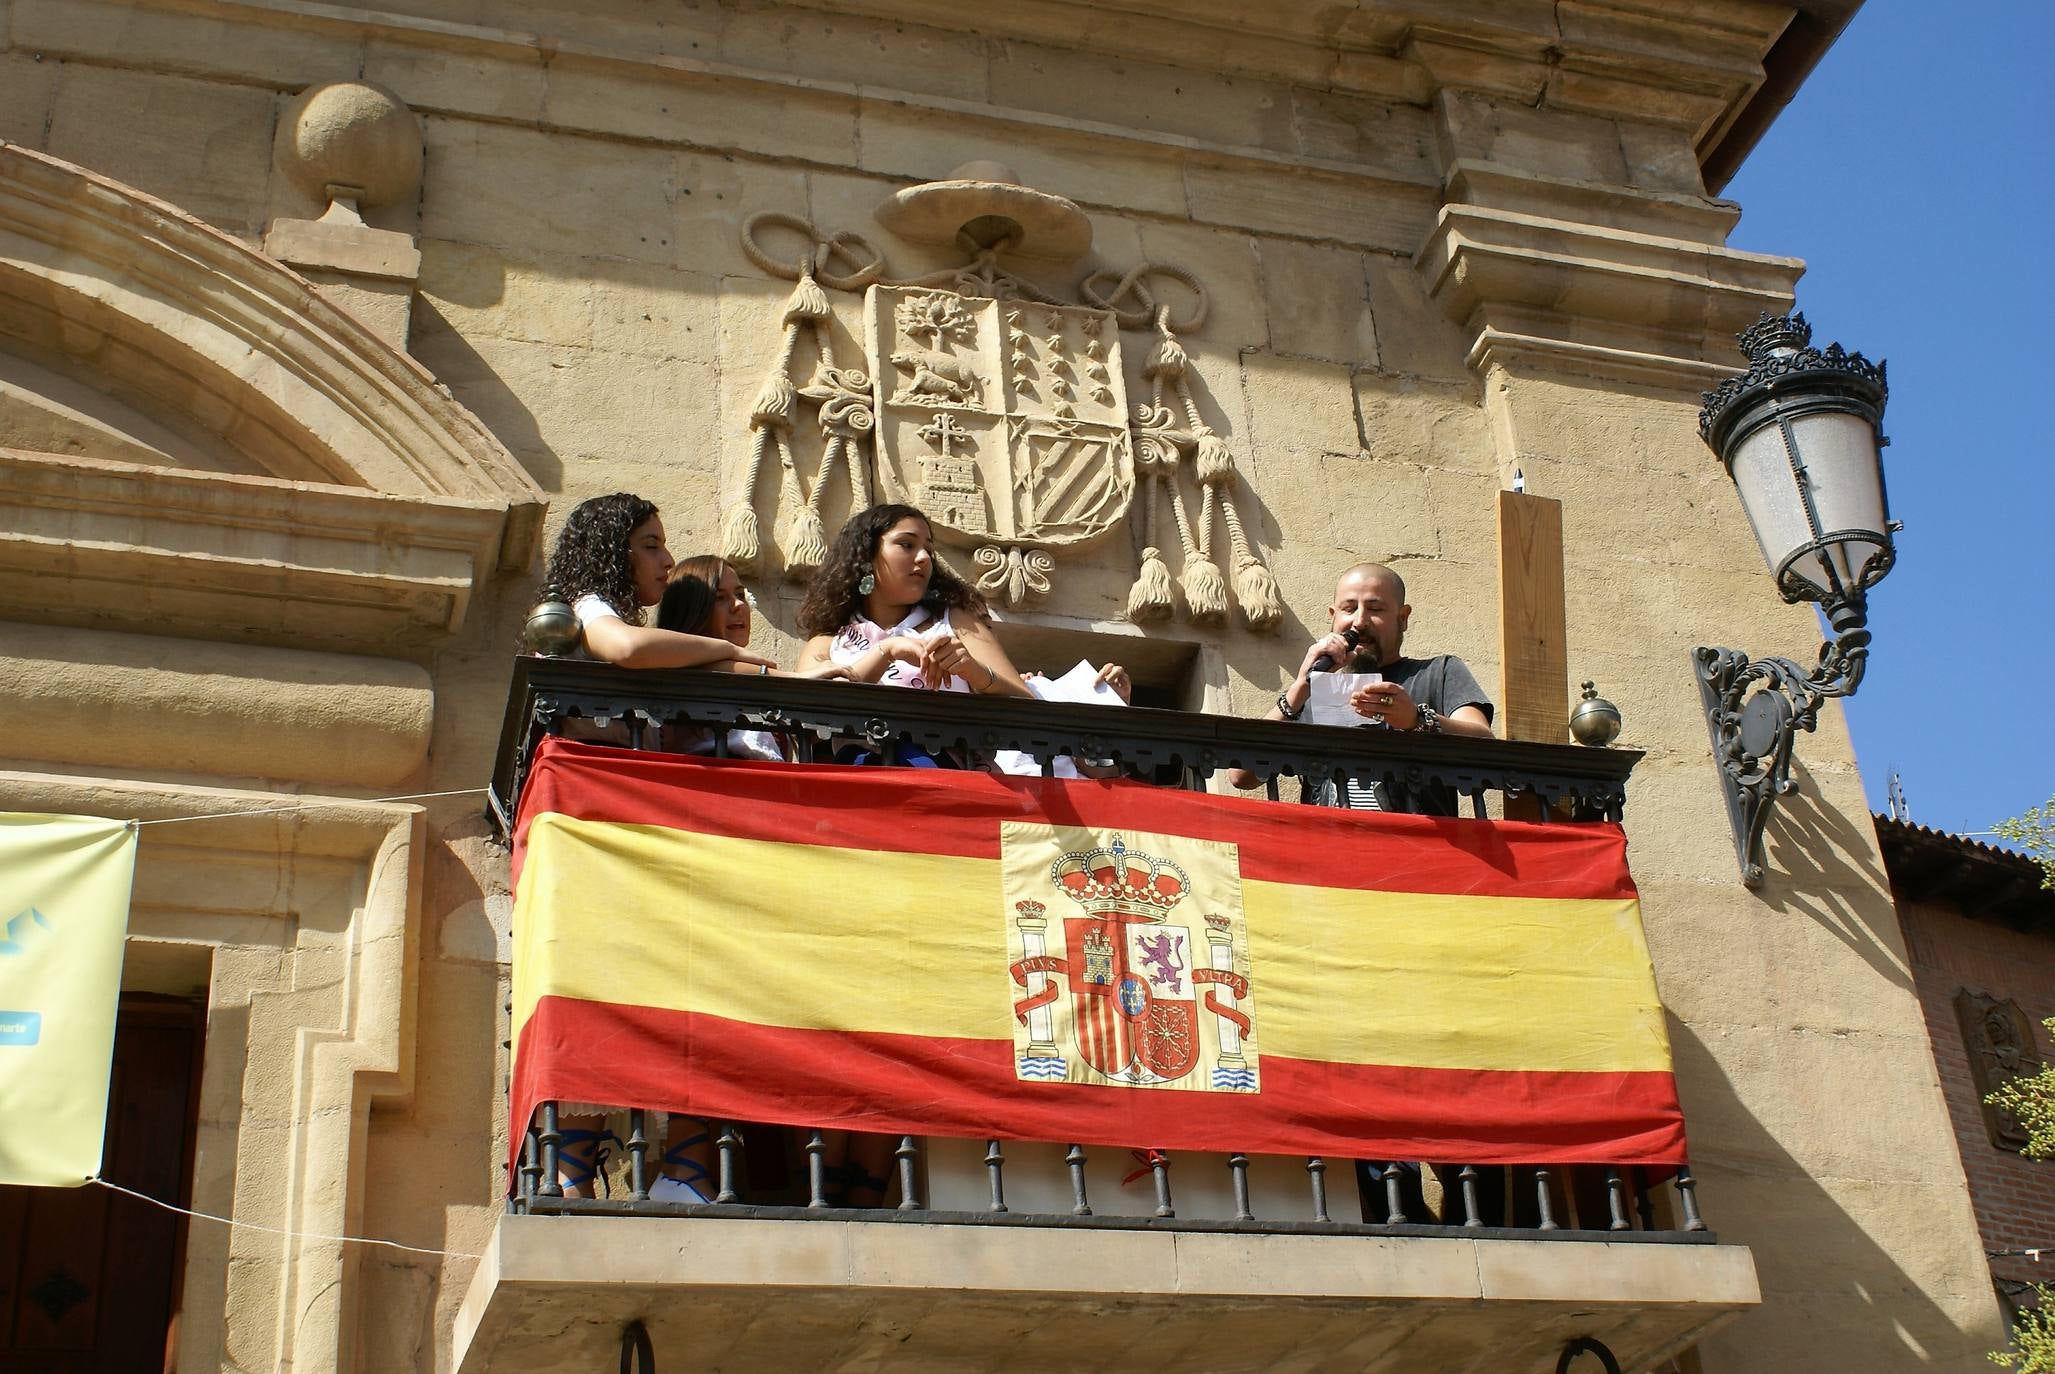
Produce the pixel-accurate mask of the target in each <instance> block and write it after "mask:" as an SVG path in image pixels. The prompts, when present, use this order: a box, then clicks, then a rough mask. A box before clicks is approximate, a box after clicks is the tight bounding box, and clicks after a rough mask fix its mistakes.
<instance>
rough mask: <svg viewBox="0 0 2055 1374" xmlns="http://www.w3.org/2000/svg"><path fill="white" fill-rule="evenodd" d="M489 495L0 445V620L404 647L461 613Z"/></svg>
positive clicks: (491, 514)
mask: <svg viewBox="0 0 2055 1374" xmlns="http://www.w3.org/2000/svg"><path fill="white" fill-rule="evenodd" d="M505 520H506V510H505V507H504V506H501V505H500V504H498V503H497V502H492V501H466V500H459V499H455V498H451V497H435V496H395V495H389V494H385V493H380V492H370V491H363V490H360V489H352V488H348V487H335V486H325V485H317V484H313V483H305V482H287V481H281V480H278V479H276V478H268V477H247V476H232V475H225V474H220V473H201V472H189V471H184V470H181V469H175V468H155V467H143V466H140V465H137V464H134V463H118V462H109V461H104V460H99V459H91V458H77V457H68V456H59V455H54V454H44V453H29V452H23V451H21V450H17V449H0V569H4V570H5V573H6V575H5V576H4V577H0V619H19V620H30V621H48V620H50V619H52V618H53V608H55V607H62V608H63V616H62V620H63V622H64V623H68V624H84V625H94V626H105V627H111V628H128V629H137V630H146V631H149V632H151V633H155V634H183V635H189V636H192V637H195V638H200V639H229V640H239V641H244V642H253V643H268V644H279V645H287V646H293V647H303V648H327V649H345V650H357V651H360V652H366V651H368V652H372V653H380V654H391V653H395V652H398V653H405V652H408V651H410V650H419V649H422V648H426V647H430V646H432V645H434V644H436V643H438V642H440V641H441V640H442V639H443V638H445V637H447V636H449V635H451V634H454V633H455V632H456V631H457V630H458V629H459V628H460V627H461V626H462V625H463V623H464V618H465V613H466V611H467V610H468V609H469V606H470V601H471V596H472V592H473V589H474V588H475V587H476V586H477V585H478V584H479V583H480V582H482V581H484V580H485V579H486V578H487V577H488V576H489V575H490V573H491V570H492V569H493V568H494V567H495V566H496V564H497V562H498V560H499V557H500V554H501V541H502V538H503V526H504V524H505Z"/></svg>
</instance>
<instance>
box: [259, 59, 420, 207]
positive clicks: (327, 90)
mask: <svg viewBox="0 0 2055 1374" xmlns="http://www.w3.org/2000/svg"><path fill="white" fill-rule="evenodd" d="M278 165H279V167H280V169H281V170H283V171H284V172H285V174H286V175H287V176H288V177H290V178H291V179H292V181H293V184H294V185H296V186H298V187H299V188H300V189H301V190H303V191H305V192H306V193H307V194H308V195H310V196H313V197H314V198H315V199H316V200H320V201H323V202H326V201H329V200H331V199H335V198H336V195H337V193H335V192H331V191H330V190H329V188H330V187H349V188H352V191H353V194H352V193H344V194H351V198H352V199H354V200H355V201H356V202H357V203H358V204H359V205H365V206H370V205H390V204H392V203H393V202H395V201H399V200H404V199H406V198H407V197H408V196H411V195H413V194H414V192H415V190H416V188H418V187H419V186H420V185H421V121H420V120H418V119H416V118H415V117H414V112H413V111H412V110H410V109H408V108H407V106H406V102H404V101H402V100H401V99H400V98H399V97H398V96H396V95H394V94H393V93H392V92H391V91H388V90H385V89H383V88H381V87H378V86H372V85H369V84H367V83H365V82H362V81H331V82H327V83H325V84H323V85H319V86H310V87H308V88H307V89H306V90H304V91H302V92H301V93H300V95H299V98H298V99H296V100H294V101H293V103H292V104H291V105H290V106H288V107H287V108H286V112H285V117H284V118H283V119H281V120H280V121H279V127H278Z"/></svg>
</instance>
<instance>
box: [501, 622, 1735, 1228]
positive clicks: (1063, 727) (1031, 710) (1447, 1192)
mask: <svg viewBox="0 0 2055 1374" xmlns="http://www.w3.org/2000/svg"><path fill="white" fill-rule="evenodd" d="M678 727H686V728H690V729H691V730H693V731H694V732H695V733H696V734H697V733H699V732H703V731H707V730H711V732H712V737H713V739H714V740H715V741H717V742H718V741H724V740H725V736H726V731H727V730H729V729H736V728H747V729H760V730H771V731H775V732H777V733H779V734H780V735H781V736H782V737H783V738H785V739H787V740H789V741H791V742H792V747H793V748H794V749H795V750H796V752H797V754H798V756H799V758H800V759H801V761H813V760H814V759H815V758H816V756H817V757H818V759H819V760H820V761H826V760H827V759H828V749H827V742H828V741H829V740H832V739H840V740H849V739H857V740H862V741H864V742H866V744H867V745H868V746H869V748H870V749H871V750H872V751H873V752H874V753H876V754H878V755H880V756H882V757H883V758H884V759H885V760H886V761H891V760H892V759H893V758H895V757H896V753H897V751H898V750H900V749H903V748H905V747H907V746H909V745H917V746H919V747H921V748H923V749H926V750H928V751H929V752H930V753H935V754H940V753H943V752H945V751H951V752H954V753H955V754H956V755H957V756H959V757H961V758H963V759H965V760H966V761H968V762H970V763H973V764H977V763H982V762H984V761H986V760H988V759H989V758H990V757H991V755H992V754H993V753H994V752H995V751H998V750H1009V749H1010V750H1018V751H1021V752H1023V753H1027V754H1031V755H1033V756H1035V757H1036V758H1038V759H1040V760H1042V761H1043V766H1044V768H1045V769H1046V768H1047V767H1048V766H1049V764H1050V762H1051V761H1052V760H1054V759H1055V758H1056V757H1058V756H1060V755H1070V756H1072V757H1075V758H1081V759H1090V760H1101V761H1106V760H1110V761H1112V762H1113V763H1116V764H1118V765H1119V766H1120V767H1121V769H1122V770H1123V771H1124V772H1126V773H1127V774H1128V775H1130V776H1134V777H1140V778H1144V779H1147V780H1151V781H1155V782H1158V783H1161V784H1164V785H1170V786H1180V787H1186V788H1192V789H1203V788H1204V787H1205V786H1206V784H1207V780H1208V779H1209V778H1210V777H1211V776H1212V775H1213V774H1215V773H1216V772H1217V771H1219V770H1221V769H1226V768H1242V769H1246V770H1247V771H1249V772H1251V773H1253V774H1255V775H1257V776H1258V777H1260V778H1263V779H1264V780H1265V783H1264V786H1265V791H1266V793H1267V795H1268V796H1269V797H1270V798H1271V799H1273V800H1276V799H1280V797H1281V789H1280V780H1281V779H1284V778H1291V777H1296V778H1297V779H1299V780H1301V782H1308V781H1315V782H1322V783H1325V782H1334V783H1340V782H1343V781H1352V782H1355V783H1359V784H1361V783H1370V782H1382V783H1384V784H1385V785H1386V786H1387V787H1396V788H1404V789H1422V788H1437V789H1446V790H1447V791H1449V792H1452V793H1454V794H1457V795H1460V796H1463V797H1467V798H1469V799H1470V803H1471V808H1472V812H1473V814H1474V815H1478V816H1481V815H1483V814H1484V806H1485V797H1486V795H1487V794H1488V793H1491V792H1498V793H1500V794H1502V795H1503V796H1506V797H1516V796H1522V795H1525V796H1532V797H1536V798H1539V799H1541V800H1542V801H1544V802H1546V803H1547V804H1548V806H1549V807H1550V809H1551V813H1552V814H1554V815H1558V816H1562V815H1567V816H1570V817H1572V818H1575V819H1582V820H1617V819H1619V817H1620V814H1621V810H1622V808H1623V806H1624V804H1625V789H1626V781H1627V778H1628V775H1629V774H1630V773H1631V771H1632V769H1633V767H1634V765H1635V763H1636V762H1637V761H1638V760H1639V759H1640V757H1641V755H1640V754H1639V753H1638V752H1635V751H1632V750H1623V749H1587V748H1582V747H1579V746H1574V745H1547V744H1533V743H1523V742H1515V741H1504V740H1478V739H1468V738H1463V737H1457V736H1441V735H1417V734H1405V733H1394V732H1391V731H1388V730H1378V729H1358V730H1349V729H1336V728H1331V727H1323V726H1312V725H1302V724H1281V723H1277V722H1270V721H1247V720H1236V719H1229V718H1224V717H1218V716H1207V715H1196V714H1189V713H1184V712H1176V711H1162V710H1149V709H1142V708H1131V709H1127V710H1114V709H1108V708H1104V707H1096V706H1080V705H1063V704H1053V703H1045V702H1036V701H1019V700H1006V701H994V700H985V699H981V698H978V697H973V696H964V695H951V694H942V693H929V692H916V691H908V690H905V689H899V688H887V687H876V686H866V685H856V684H849V683H837V682H814V681H808V680H801V679H794V678H771V677H757V676H747V675H736V674H729V673H721V672H707V671H677V672H667V671H636V670H626V669H619V668H614V667H611V666H609V665H606V664H602V663H593V662H587V661H582V660H571V659H546V658H535V657H522V658H519V659H517V660H516V663H515V668H514V676H513V684H512V690H511V692H510V695H509V698H508V702H507V712H506V718H505V723H504V726H503V729H502V733H501V736H500V744H499V752H498V757H497V760H496V763H495V767H494V772H493V781H492V789H491V802H490V810H491V814H492V817H493V819H494V821H495V823H496V824H497V825H498V826H499V828H500V830H501V832H502V834H503V835H505V834H511V831H512V828H513V818H514V816H515V814H516V811H517V808H518V805H519V799H520V793H521V787H522V784H523V781H524V779H525V777H526V774H527V769H528V764H529V760H530V757H531V755H532V753H533V751H534V749H535V747H536V745H537V743H538V742H539V741H540V740H541V739H543V738H544V737H545V736H548V735H551V734H558V733H564V732H565V731H566V730H567V729H575V730H577V731H578V732H580V733H583V734H585V735H586V736H587V737H590V736H591V735H592V734H593V733H594V732H595V731H599V732H604V733H605V734H606V735H607V736H608V737H609V738H611V739H613V740H614V741H615V742H618V743H623V744H626V745H628V746H629V747H646V748H652V749H655V748H659V747H660V746H661V742H662V740H663V738H664V736H665V732H666V730H667V728H669V729H676V728H678ZM1334 790H1335V791H1338V790H1339V789H1338V788H1337V789H1334ZM560 1115H561V1113H560V1108H559V1104H556V1103H545V1104H543V1106H542V1107H541V1109H540V1110H539V1111H538V1112H537V1118H536V1120H535V1121H534V1122H533V1123H532V1124H531V1125H530V1128H529V1130H528V1133H527V1138H526V1141H525V1143H524V1146H523V1150H522V1154H521V1160H520V1162H519V1166H518V1168H517V1169H516V1178H515V1180H514V1187H513V1193H514V1196H513V1199H512V1206H513V1208H514V1210H516V1211H519V1212H530V1213H554V1214H564V1213H588V1214H590V1213H599V1214H611V1215H626V1214H643V1215H660V1216H693V1215H719V1216H728V1217H735V1216H755V1217H764V1218H795V1219H796V1218H822V1219H833V1218H844V1219H856V1218H861V1219H865V1220H872V1221H875V1220H881V1219H898V1220H904V1221H923V1222H947V1223H951V1224H983V1225H996V1226H1009V1225H1063V1226H1080V1225H1082V1226H1096V1227H1111V1228H1135V1227H1142V1228H1162V1229H1169V1230H1184V1229H1204V1230H1228V1231H1253V1232H1285V1233H1291V1232H1313V1233H1327V1234H1332V1233H1337V1232H1361V1233H1364V1234H1385V1235H1432V1234H1443V1235H1450V1236H1463V1237H1471V1238H1490V1237H1493V1236H1498V1235H1504V1236H1509V1237H1514V1236H1516V1237H1518V1238H1521V1239H1530V1240H1531V1239H1538V1238H1548V1239H1562V1240H1579V1239H1581V1240H1605V1241H1621V1240H1632V1241H1682V1242H1689V1243H1711V1242H1712V1241H1713V1239H1714V1238H1713V1236H1712V1233H1711V1232H1710V1231H1708V1230H1707V1229H1706V1227H1705V1223H1704V1221H1703V1220H1702V1218H1701V1217H1700V1214H1699V1210H1698V1206H1697V1201H1696V1197H1695V1194H1694V1191H1693V1185H1692V1181H1691V1174H1690V1171H1689V1170H1688V1169H1681V1170H1677V1171H1675V1172H1674V1173H1669V1172H1668V1171H1664V1170H1645V1169H1641V1168H1637V1167H1631V1166H1606V1165H1600V1164H1593V1165H1580V1166H1570V1167H1536V1166H1522V1167H1517V1168H1508V1167H1506V1166H1500V1165H1490V1166H1468V1165H1465V1166H1460V1167H1458V1166H1440V1167H1437V1168H1435V1169H1434V1170H1433V1173H1434V1175H1435V1176H1436V1180H1437V1183H1438V1185H1439V1187H1440V1189H1441V1191H1442V1194H1443V1200H1442V1203H1441V1205H1440V1207H1439V1209H1438V1213H1439V1215H1438V1216H1437V1215H1435V1214H1433V1213H1432V1212H1429V1211H1427V1210H1425V1209H1424V1208H1423V1205H1422V1204H1423V1201H1424V1199H1425V1196H1426V1194H1425V1192H1424V1191H1423V1190H1422V1188H1421V1186H1420V1182H1419V1180H1420V1179H1421V1178H1422V1175H1421V1174H1420V1173H1419V1172H1418V1171H1417V1166H1414V1165H1411V1164H1400V1163H1395V1162H1390V1161H1376V1162H1370V1163H1358V1162H1357V1161H1353V1160H1323V1159H1318V1158H1314V1159H1306V1160H1302V1161H1285V1160H1276V1159H1254V1160H1252V1158H1251V1157H1250V1156H1247V1155H1243V1154H1233V1155H1226V1156H1186V1157H1184V1158H1183V1159H1182V1160H1181V1161H1180V1165H1181V1167H1180V1168H1179V1170H1178V1173H1179V1178H1180V1181H1179V1183H1178V1193H1177V1195H1176V1196H1174V1195H1173V1191H1172V1172H1173V1171H1172V1163H1173V1161H1172V1159H1171V1158H1170V1157H1169V1156H1165V1155H1161V1154H1159V1153H1157V1152H1154V1151H1137V1152H1135V1155H1136V1158H1135V1160H1134V1162H1133V1164H1134V1167H1132V1168H1130V1167H1129V1163H1128V1161H1126V1160H1125V1159H1120V1160H1118V1161H1117V1162H1118V1166H1119V1170H1120V1171H1124V1172H1126V1174H1127V1180H1131V1181H1135V1182H1139V1181H1140V1180H1143V1179H1147V1180H1148V1187H1149V1192H1148V1194H1147V1195H1146V1196H1144V1197H1142V1198H1140V1199H1136V1198H1134V1197H1132V1196H1123V1197H1122V1198H1120V1199H1119V1200H1117V1201H1116V1202H1115V1203H1114V1205H1113V1206H1111V1207H1109V1206H1107V1205H1106V1202H1107V1199H1106V1196H1105V1193H1106V1184H1107V1182H1108V1181H1109V1179H1110V1178H1114V1177H1118V1176H1119V1175H1118V1173H1117V1172H1116V1173H1115V1174H1113V1175H1109V1174H1108V1173H1107V1172H1106V1168H1107V1165H1108V1163H1109V1162H1114V1161H1112V1160H1111V1159H1110V1158H1109V1157H1110V1156H1118V1155H1121V1154H1122V1153H1123V1152H1120V1151H1107V1150H1103V1149H1095V1150H1094V1151H1093V1152H1092V1153H1093V1154H1094V1155H1096V1156H1098V1157H1099V1158H1098V1162H1097V1163H1096V1164H1095V1165H1094V1166H1093V1171H1092V1176H1095V1177H1097V1178H1098V1179H1099V1180H1100V1182H1099V1183H1098V1184H1097V1185H1091V1184H1089V1183H1088V1170H1087V1165H1088V1155H1087V1152H1086V1151H1085V1150H1084V1149H1083V1148H1081V1147H1079V1146H1077V1145H1074V1144H1072V1145H1064V1144H1062V1143H1045V1144H1035V1143H1032V1142H1006V1143H1002V1142H1000V1141H996V1140H993V1141H982V1142H970V1141H939V1140H938V1141H931V1142H923V1141H921V1140H919V1139H917V1138H915V1137H911V1136H908V1137H904V1138H901V1139H899V1140H897V1141H896V1142H895V1147H896V1148H895V1150H894V1157H895V1160H896V1169H895V1171H894V1172H895V1174H896V1177H895V1178H894V1179H893V1180H892V1196H891V1198H890V1199H889V1202H888V1205H887V1207H885V1208H884V1209H858V1208H845V1207H840V1206H836V1205H832V1203H831V1197H830V1191H831V1190H830V1189H829V1188H828V1187H827V1185H826V1179H825V1169H824V1165H823V1152H824V1149H825V1146H824V1138H823V1136H822V1133H820V1132H818V1131H808V1130H805V1129H798V1130H796V1131H795V1132H793V1133H792V1134H791V1135H789V1136H781V1135H776V1134H773V1132H772V1131H770V1130H766V1129H765V1128H755V1127H748V1128H745V1127H742V1126H740V1125H738V1124H736V1123H715V1124H714V1125H713V1126H712V1133H713V1135H714V1139H715V1145H716V1148H715V1152H714V1159H715V1168H714V1171H713V1182H714V1185H715V1187H714V1195H715V1200H714V1201H713V1202H710V1203H703V1204H702V1203H691V1202H679V1201H667V1200H653V1199H651V1198H650V1196H649V1192H650V1185H651V1184H653V1183H654V1182H656V1179H657V1161H656V1160H655V1158H654V1157H653V1154H652V1147H653V1146H654V1147H655V1148H654V1154H656V1155H660V1154H661V1153H662V1144H661V1142H659V1141H656V1140H653V1139H652V1138H651V1136H650V1132H649V1130H648V1129H647V1121H646V1115H645V1113H643V1112H639V1111H636V1112H629V1113H626V1114H625V1118H624V1123H623V1124H625V1127H626V1129H625V1132H624V1133H623V1135H622V1139H621V1151H620V1155H621V1158H620V1160H619V1161H618V1164H619V1165H620V1166H624V1167H617V1168H616V1169H615V1170H614V1173H615V1175H616V1180H615V1184H614V1186H615V1188H616V1189H617V1190H618V1191H617V1193H616V1195H613V1196H608V1197H598V1198H578V1197H569V1196H566V1195H565V1194H564V1191H563V1189H562V1188H561V1187H560V1186H559V1185H558V1183H557V1175H558V1169H557V1159H556V1153H557V1146H558V1136H559V1118H560ZM752 1139H753V1141H754V1142H756V1144H760V1143H761V1142H763V1141H765V1140H776V1141H779V1142H780V1150H779V1152H780V1153H783V1154H786V1155H787V1156H789V1159H790V1160H791V1161H794V1162H797V1167H796V1168H795V1169H794V1170H793V1171H792V1172H791V1173H789V1174H788V1175H787V1176H786V1177H784V1178H782V1179H779V1180H778V1181H777V1182H776V1183H775V1184H774V1185H773V1186H772V1187H770V1188H768V1189H760V1188H753V1187H752V1185H751V1182H750V1178H749V1176H750V1174H751V1173H752V1172H753V1171H751V1170H750V1169H748V1168H746V1167H745V1164H746V1162H747V1161H746V1157H745V1141H746V1140H752ZM756 1144H753V1145H752V1148H755V1147H756ZM798 1161H803V1162H798ZM1023 1168H1028V1169H1031V1170H1032V1171H1033V1173H1032V1175H1031V1176H1030V1177H1025V1178H1024V1177H1023V1176H1022V1173H1021V1170H1022V1169H1023ZM1009 1169H1011V1171H1012V1172H1011V1173H1009ZM754 1172H759V1173H760V1172H761V1171H754ZM1665 1174H1667V1178H1665V1177H1664V1175H1665ZM1294 1176H1295V1177H1296V1178H1297V1180H1298V1182H1297V1183H1296V1184H1293V1183H1292V1182H1291V1179H1292V1178H1293V1177H1294ZM1009 1190H1012V1192H1011V1194H1010V1193H1009ZM1022 1193H1025V1194H1026V1195H1027V1206H1026V1207H1025V1208H1023V1206H1022V1205H1021V1201H1022V1199H1021V1197H1020V1194H1022ZM1010 1195H1011V1196H1013V1198H1014V1200H1013V1201H1011V1202H1009V1196H1010ZM1109 1213H1110V1214H1109Z"/></svg>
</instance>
